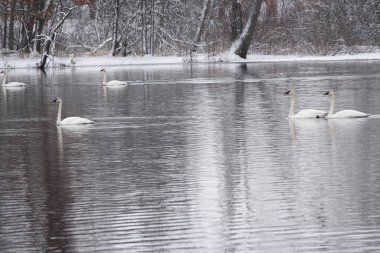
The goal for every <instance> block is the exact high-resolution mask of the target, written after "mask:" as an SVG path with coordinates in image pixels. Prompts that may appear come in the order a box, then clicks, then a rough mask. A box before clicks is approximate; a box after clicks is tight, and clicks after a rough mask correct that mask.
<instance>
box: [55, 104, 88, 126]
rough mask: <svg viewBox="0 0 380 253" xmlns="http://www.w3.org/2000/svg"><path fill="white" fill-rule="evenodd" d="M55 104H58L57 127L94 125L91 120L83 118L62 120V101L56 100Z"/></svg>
mask: <svg viewBox="0 0 380 253" xmlns="http://www.w3.org/2000/svg"><path fill="white" fill-rule="evenodd" d="M53 102H55V103H58V105H59V106H58V115H57V122H56V123H57V125H81V124H92V123H94V122H93V121H91V120H88V119H85V118H81V117H68V118H65V119H63V120H62V99H60V98H56V99H54V100H53Z"/></svg>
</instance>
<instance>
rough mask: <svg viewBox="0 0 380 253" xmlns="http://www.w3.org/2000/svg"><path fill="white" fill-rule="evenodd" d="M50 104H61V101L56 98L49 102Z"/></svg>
mask: <svg viewBox="0 0 380 253" xmlns="http://www.w3.org/2000/svg"><path fill="white" fill-rule="evenodd" d="M51 102H53V103H62V99H60V98H56V99H54V100H53V101H51Z"/></svg>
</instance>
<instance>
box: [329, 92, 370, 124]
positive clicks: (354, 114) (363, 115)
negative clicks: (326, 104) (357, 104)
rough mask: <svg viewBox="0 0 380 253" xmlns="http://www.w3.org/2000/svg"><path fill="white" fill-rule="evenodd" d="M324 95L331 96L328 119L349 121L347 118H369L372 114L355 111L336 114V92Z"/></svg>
mask: <svg viewBox="0 0 380 253" xmlns="http://www.w3.org/2000/svg"><path fill="white" fill-rule="evenodd" d="M323 95H329V99H330V110H329V114H328V115H327V116H326V118H328V119H347V118H367V117H368V116H370V114H367V113H364V112H359V111H355V110H342V111H339V112H336V113H334V106H335V92H334V91H328V92H326V93H325V94H323Z"/></svg>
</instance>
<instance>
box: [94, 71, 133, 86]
mask: <svg viewBox="0 0 380 253" xmlns="http://www.w3.org/2000/svg"><path fill="white" fill-rule="evenodd" d="M100 71H101V72H103V85H105V86H121V85H127V82H123V81H119V80H112V81H109V82H107V74H106V70H105V69H101V70H100Z"/></svg>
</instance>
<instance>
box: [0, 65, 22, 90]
mask: <svg viewBox="0 0 380 253" xmlns="http://www.w3.org/2000/svg"><path fill="white" fill-rule="evenodd" d="M0 74H3V75H4V77H3V83H2V84H1V85H2V86H3V87H20V86H26V83H20V82H10V83H7V79H8V71H7V70H6V69H3V70H2V71H1V72H0Z"/></svg>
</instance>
